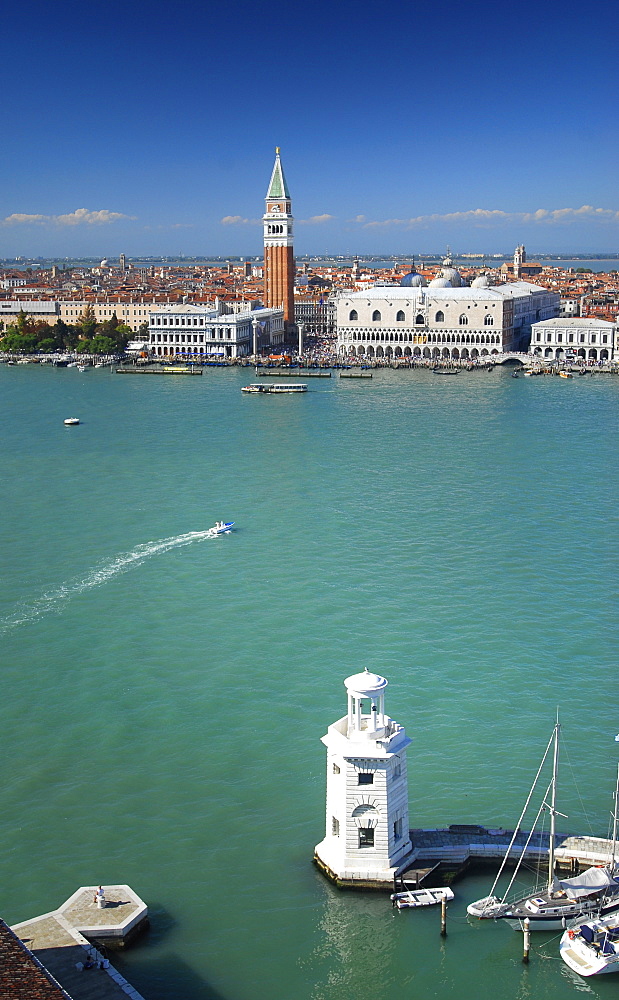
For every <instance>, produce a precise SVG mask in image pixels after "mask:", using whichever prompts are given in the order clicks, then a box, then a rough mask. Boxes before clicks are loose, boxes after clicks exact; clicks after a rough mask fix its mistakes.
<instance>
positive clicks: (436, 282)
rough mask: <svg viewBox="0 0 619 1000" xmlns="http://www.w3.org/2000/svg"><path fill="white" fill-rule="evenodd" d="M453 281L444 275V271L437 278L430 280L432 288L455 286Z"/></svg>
mask: <svg viewBox="0 0 619 1000" xmlns="http://www.w3.org/2000/svg"><path fill="white" fill-rule="evenodd" d="M453 287H454V286H453V285H452V283H451V281H449V279H448V278H446V277H445V276H444V275H443V272H442V271H441V273H440V274H439V275H438V277H436V278H432V281H431V282H430V288H453Z"/></svg>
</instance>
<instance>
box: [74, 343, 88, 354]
mask: <svg viewBox="0 0 619 1000" xmlns="http://www.w3.org/2000/svg"><path fill="white" fill-rule="evenodd" d="M75 350H76V351H77V353H78V354H92V340H80V342H79V343H78V344H77V346H76V348H75Z"/></svg>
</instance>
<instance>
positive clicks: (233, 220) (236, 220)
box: [219, 215, 261, 226]
mask: <svg viewBox="0 0 619 1000" xmlns="http://www.w3.org/2000/svg"><path fill="white" fill-rule="evenodd" d="M219 221H220V223H221V225H222V226H259V225H261V221H260V219H244V218H243V216H242V215H224V217H223V219H220V220H219Z"/></svg>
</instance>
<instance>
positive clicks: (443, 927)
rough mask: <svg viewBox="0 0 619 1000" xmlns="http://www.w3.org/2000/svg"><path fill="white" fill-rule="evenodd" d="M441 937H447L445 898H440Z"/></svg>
mask: <svg viewBox="0 0 619 1000" xmlns="http://www.w3.org/2000/svg"><path fill="white" fill-rule="evenodd" d="M441 937H447V900H446V899H445V898H443V899H441Z"/></svg>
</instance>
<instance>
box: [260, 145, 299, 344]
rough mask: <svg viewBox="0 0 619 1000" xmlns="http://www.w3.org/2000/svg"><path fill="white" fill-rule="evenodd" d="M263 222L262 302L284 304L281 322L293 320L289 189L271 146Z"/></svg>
mask: <svg viewBox="0 0 619 1000" xmlns="http://www.w3.org/2000/svg"><path fill="white" fill-rule="evenodd" d="M265 200H266V209H265V213H264V216H263V223H264V304H265V306H267V308H271V309H278V308H279V307H281V306H283V307H284V324H285V325H286V327H289V326H291V325H292V324H293V323H294V256H293V249H292V243H293V239H292V222H293V218H292V211H291V202H290V193H289V191H288V185H287V184H286V178H285V177H284V171H283V168H282V165H281V161H280V158H279V146H278V147H277V148H276V150H275V165H274V167H273V173H272V174H271V182H270V184H269V190H268V191H267V196H266V199H265Z"/></svg>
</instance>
